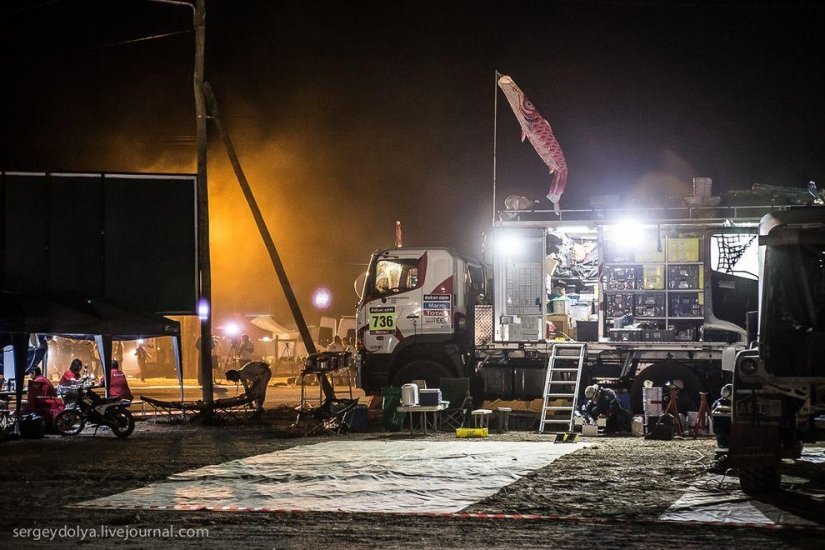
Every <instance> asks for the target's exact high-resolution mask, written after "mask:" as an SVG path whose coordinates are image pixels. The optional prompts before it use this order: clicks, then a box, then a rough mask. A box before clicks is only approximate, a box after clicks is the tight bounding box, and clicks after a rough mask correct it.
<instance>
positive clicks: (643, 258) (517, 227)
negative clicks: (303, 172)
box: [356, 204, 790, 413]
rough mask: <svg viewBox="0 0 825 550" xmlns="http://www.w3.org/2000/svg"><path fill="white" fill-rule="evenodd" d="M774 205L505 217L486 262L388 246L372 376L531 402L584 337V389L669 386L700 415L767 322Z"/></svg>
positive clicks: (372, 327) (369, 339)
mask: <svg viewBox="0 0 825 550" xmlns="http://www.w3.org/2000/svg"><path fill="white" fill-rule="evenodd" d="M775 208H776V205H775V204H770V205H767V206H748V207H734V206H717V207H712V208H711V207H702V206H695V207H673V208H629V209H622V208H615V209H613V208H600V209H590V210H565V211H562V212H561V213H560V215H559V216H558V217H556V216H554V215H552V214H551V213H550V212H541V211H529V210H528V211H516V212H513V211H506V212H502V213H500V215H499V219H497V220H496V221H495V222H494V223H493V227H492V228H491V229H490V230H489V231H488V232H487V233H486V235H485V241H484V248H483V258H484V260H483V261H480V260H475V259H472V258H470V257H467V256H464V255H462V254H459V253H457V252H455V251H453V250H449V249H446V248H386V249H380V250H377V251H376V252H375V253H374V254H373V255H372V258H371V261H370V264H369V269H368V273H367V277H366V279H365V283H364V289H363V292H362V293H361V297H360V301H359V303H358V306H357V311H356V318H357V319H356V325H357V335H358V352H357V355H356V365H357V367H358V368H359V372H360V379H361V385H362V387H363V389H364V390H365V392H366V393H367V394H372V395H375V394H379V393H380V392H381V390H382V388H383V387H385V386H389V385H393V386H399V385H402V384H404V383H407V382H410V381H413V380H419V381H424V382H425V383H426V384H427V386H428V387H438V383H439V380H440V379H441V378H445V377H447V378H449V377H459V378H462V377H467V378H470V379H471V388H472V393H473V397H474V399H475V401H476V403H477V404H479V403H480V402H481V401H482V400H484V399H495V398H501V399H507V400H513V399H517V400H532V399H537V398H541V397H543V396H544V394H545V393H546V387H545V386H546V380H545V373H546V370H547V368H548V358H549V357H550V356H551V354H552V352H553V348H554V344H557V343H559V342H581V343H584V344H585V345H584V346H583V349H584V350H585V351H584V352H583V360H582V362H581V363H582V364H581V366H580V368H579V371H580V373H579V377H580V379H581V381H582V383H581V384H579V385H578V387H580V388H583V387H584V384H586V383H587V384H589V383H591V382H593V381H596V382H599V383H602V384H606V385H610V386H613V387H616V388H618V389H620V390H622V391H621V393H626V394H629V401H630V406H631V408H632V409H633V411H634V412H638V413H641V412H642V409H643V388H644V387H646V386H650V385H652V386H655V387H665V386H666V385H667V384H668V383H671V384H675V385H676V386H677V387H679V388H680V391H679V393H678V405H679V412H681V413H686V412H688V411H691V410H693V411H695V410H698V408H699V405H700V400H701V395H700V394H701V393H702V392H704V393H707V394H708V399H713V398H715V397H716V396H717V395H718V393H719V390H720V388H721V387H722V385H724V384H725V383H727V382H729V381H730V380H731V377H732V372H733V368H734V363H735V358H736V354H737V352H739V351H742V350H744V349H746V348H747V347H748V328H751V329H752V330H754V331H755V329H754V328H753V327H755V315H754V314H751V315H750V316H749V315H748V313H749V312H755V311H756V308H757V287H758V273H757V265H758V262H757V254H756V252H757V247H758V241H757V225H758V221H759V219H760V218H761V216H762V215H764V214H765V213H766V212H769V211H771V210H772V209H775ZM789 208H790V207H789ZM548 218H553V219H552V220H549V219H548ZM749 319H750V321H749ZM646 382H647V383H646ZM579 393H581V392H579ZM667 396H668V395H667V393H666V396H665V397H667Z"/></svg>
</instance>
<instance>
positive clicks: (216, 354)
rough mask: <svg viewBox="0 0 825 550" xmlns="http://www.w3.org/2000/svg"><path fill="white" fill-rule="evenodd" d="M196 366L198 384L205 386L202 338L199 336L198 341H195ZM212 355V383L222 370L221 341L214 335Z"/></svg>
mask: <svg viewBox="0 0 825 550" xmlns="http://www.w3.org/2000/svg"><path fill="white" fill-rule="evenodd" d="M195 350H196V351H195V361H196V362H195V364H196V365H197V369H196V370H197V373H198V384H201V385H203V375H202V374H201V337H200V336H198V339H197V340H196V341H195ZM209 353H210V354H211V363H210V364H211V367H212V381H213V382H214V381H215V379H216V378H217V373H218V372H219V371H220V370H221V357H220V355H221V341H220V340H219V339H218V337H217V336H215V335H212V351H210V352H209Z"/></svg>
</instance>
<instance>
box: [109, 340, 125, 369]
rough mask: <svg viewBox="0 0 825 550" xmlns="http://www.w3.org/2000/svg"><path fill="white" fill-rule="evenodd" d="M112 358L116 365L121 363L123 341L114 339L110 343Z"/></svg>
mask: <svg viewBox="0 0 825 550" xmlns="http://www.w3.org/2000/svg"><path fill="white" fill-rule="evenodd" d="M112 359H114V360H115V361H117V364H118V365H122V364H123V342H121V341H120V340H115V342H114V343H113V344H112Z"/></svg>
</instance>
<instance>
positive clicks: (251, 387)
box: [226, 361, 272, 415]
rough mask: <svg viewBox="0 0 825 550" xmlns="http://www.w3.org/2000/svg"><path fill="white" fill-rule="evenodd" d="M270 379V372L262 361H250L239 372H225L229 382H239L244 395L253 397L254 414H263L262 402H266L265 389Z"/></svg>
mask: <svg viewBox="0 0 825 550" xmlns="http://www.w3.org/2000/svg"><path fill="white" fill-rule="evenodd" d="M270 378H272V371H271V370H270V369H269V365H268V364H267V363H264V362H263V361H252V362H251V363H247V364H246V365H244V366H243V367H241V370H234V369H232V370H228V371H226V379H227V380H229V381H230V382H235V383H237V382H241V383H242V384H243V387H244V389H245V390H246V393H247V394H249V395H251V396H253V397H255V414H256V415H260V414H261V413H262V412H264V401H266V388H267V385H269V379H270Z"/></svg>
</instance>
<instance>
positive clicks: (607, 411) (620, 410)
mask: <svg viewBox="0 0 825 550" xmlns="http://www.w3.org/2000/svg"><path fill="white" fill-rule="evenodd" d="M584 396H585V397H586V398H587V402H586V403H585V404H584V405H582V416H583V417H584V421H585V422H587V423H588V424H591V425H593V424H596V420H597V419H598V418H599V417H600V416H605V417H606V418H607V425H606V426H605V432H607V433H617V432H629V431H630V413H629V412H628V411H627V410H626V409H625V408H624V407H623V406H622V402H621V401H619V398H618V397H617V396H616V392H614V391H613V390H611V389H610V388H602V387H600V386H599V385H598V384H593V385H592V386H587V387H586V388H585V389H584Z"/></svg>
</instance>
